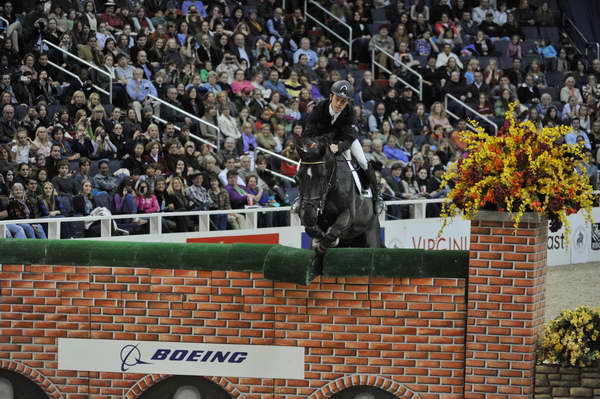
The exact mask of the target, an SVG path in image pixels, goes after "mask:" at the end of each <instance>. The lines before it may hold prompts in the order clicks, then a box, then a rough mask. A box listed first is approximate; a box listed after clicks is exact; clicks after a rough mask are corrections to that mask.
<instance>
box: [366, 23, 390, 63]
mask: <svg viewBox="0 0 600 399" xmlns="http://www.w3.org/2000/svg"><path fill="white" fill-rule="evenodd" d="M388 33H389V30H388V26H387V25H385V24H384V25H381V26H380V27H379V33H377V34H375V35H373V37H372V38H371V41H370V42H369V51H370V52H371V51H373V50H376V51H375V60H376V61H377V62H378V63H379V64H380V65H383V67H385V68H387V69H390V66H391V65H390V59H389V57H388V55H386V54H385V53H386V52H387V53H388V54H394V48H395V43H394V39H393V38H392V37H391V36H389V34H388Z"/></svg>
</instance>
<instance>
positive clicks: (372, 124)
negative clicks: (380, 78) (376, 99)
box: [369, 102, 392, 133]
mask: <svg viewBox="0 0 600 399" xmlns="http://www.w3.org/2000/svg"><path fill="white" fill-rule="evenodd" d="M384 120H387V121H388V122H389V123H390V126H391V125H392V119H391V118H390V116H389V115H388V114H387V112H386V107H385V103H383V102H380V103H379V104H377V105H376V106H375V112H373V113H372V114H371V115H370V116H369V132H371V133H375V132H380V131H381V127H382V125H383V121H384Z"/></svg>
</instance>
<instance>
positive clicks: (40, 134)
mask: <svg viewBox="0 0 600 399" xmlns="http://www.w3.org/2000/svg"><path fill="white" fill-rule="evenodd" d="M32 144H33V145H32V148H33V150H34V151H35V152H36V154H44V155H45V156H48V155H50V150H51V149H52V141H51V140H50V139H49V137H48V129H47V128H46V127H45V126H39V127H38V128H37V129H36V130H35V139H34V140H33V143H32Z"/></svg>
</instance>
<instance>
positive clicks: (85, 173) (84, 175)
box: [73, 157, 92, 194]
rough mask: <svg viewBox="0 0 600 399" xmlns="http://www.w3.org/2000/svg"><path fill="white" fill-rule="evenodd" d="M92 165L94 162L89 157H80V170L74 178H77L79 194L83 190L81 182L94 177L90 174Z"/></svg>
mask: <svg viewBox="0 0 600 399" xmlns="http://www.w3.org/2000/svg"><path fill="white" fill-rule="evenodd" d="M91 167H92V162H91V161H90V159H89V158H86V157H81V158H79V171H78V172H77V173H76V174H75V176H73V180H75V184H77V194H79V193H80V192H81V183H82V182H83V181H84V180H89V181H92V177H91V176H90V170H91Z"/></svg>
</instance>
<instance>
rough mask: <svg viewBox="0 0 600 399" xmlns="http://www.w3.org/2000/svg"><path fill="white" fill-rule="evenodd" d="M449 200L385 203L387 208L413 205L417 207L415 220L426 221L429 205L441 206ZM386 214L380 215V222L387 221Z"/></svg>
mask: <svg viewBox="0 0 600 399" xmlns="http://www.w3.org/2000/svg"><path fill="white" fill-rule="evenodd" d="M446 200H447V198H436V199H416V200H393V201H385V205H386V206H388V207H389V206H393V205H413V206H414V207H415V215H414V216H415V217H414V219H425V216H426V214H427V204H441V203H442V202H445V201H446ZM385 216H386V215H384V212H382V213H381V215H379V220H380V221H384V220H385Z"/></svg>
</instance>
